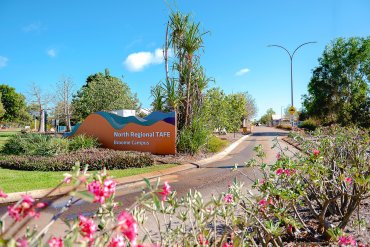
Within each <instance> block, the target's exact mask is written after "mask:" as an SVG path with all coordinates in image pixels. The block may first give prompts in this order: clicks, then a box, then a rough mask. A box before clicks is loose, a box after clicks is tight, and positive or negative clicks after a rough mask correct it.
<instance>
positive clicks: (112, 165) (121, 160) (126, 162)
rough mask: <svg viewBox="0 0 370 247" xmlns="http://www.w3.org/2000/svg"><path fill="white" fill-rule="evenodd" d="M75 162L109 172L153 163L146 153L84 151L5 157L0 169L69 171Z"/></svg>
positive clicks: (102, 150) (0, 161)
mask: <svg viewBox="0 0 370 247" xmlns="http://www.w3.org/2000/svg"><path fill="white" fill-rule="evenodd" d="M76 161H79V162H80V163H81V164H89V168H90V169H91V170H100V169H102V167H105V168H107V169H109V170H112V169H125V168H130V167H146V166H150V165H153V163H154V160H153V158H152V156H151V155H150V154H147V153H139V152H129V151H116V150H109V149H86V150H79V151H76V152H71V153H69V154H68V155H57V156H54V157H45V156H18V155H5V156H3V157H1V159H0V167H3V168H9V169H17V170H28V171H70V170H71V169H72V167H73V166H74V164H75V162H76Z"/></svg>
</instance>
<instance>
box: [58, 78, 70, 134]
mask: <svg viewBox="0 0 370 247" xmlns="http://www.w3.org/2000/svg"><path fill="white" fill-rule="evenodd" d="M73 89H74V83H73V81H72V79H71V78H70V77H62V78H61V80H60V81H59V82H58V83H57V90H56V100H57V103H56V107H58V109H59V111H58V112H59V113H60V114H61V115H60V117H63V118H64V122H65V124H66V131H67V132H70V131H71V114H72V112H71V111H72V110H71V101H72V96H73Z"/></svg>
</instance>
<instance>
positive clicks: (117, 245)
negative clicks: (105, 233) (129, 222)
mask: <svg viewBox="0 0 370 247" xmlns="http://www.w3.org/2000/svg"><path fill="white" fill-rule="evenodd" d="M108 247H125V239H124V238H123V236H116V237H114V238H113V239H112V240H111V241H110V243H109V245H108Z"/></svg>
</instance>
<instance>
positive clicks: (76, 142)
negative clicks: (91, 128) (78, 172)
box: [69, 135, 100, 151]
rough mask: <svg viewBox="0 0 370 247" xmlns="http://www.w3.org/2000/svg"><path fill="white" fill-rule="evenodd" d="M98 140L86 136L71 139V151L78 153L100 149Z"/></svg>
mask: <svg viewBox="0 0 370 247" xmlns="http://www.w3.org/2000/svg"><path fill="white" fill-rule="evenodd" d="M99 145H100V144H99V142H98V139H96V138H94V137H91V136H86V135H77V136H75V137H73V138H72V139H70V141H69V150H70V151H76V150H79V149H89V148H97V147H99Z"/></svg>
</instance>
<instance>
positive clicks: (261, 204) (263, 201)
mask: <svg viewBox="0 0 370 247" xmlns="http://www.w3.org/2000/svg"><path fill="white" fill-rule="evenodd" d="M258 205H260V206H261V207H265V206H266V205H267V200H266V199H262V200H261V201H259V202H258Z"/></svg>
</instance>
